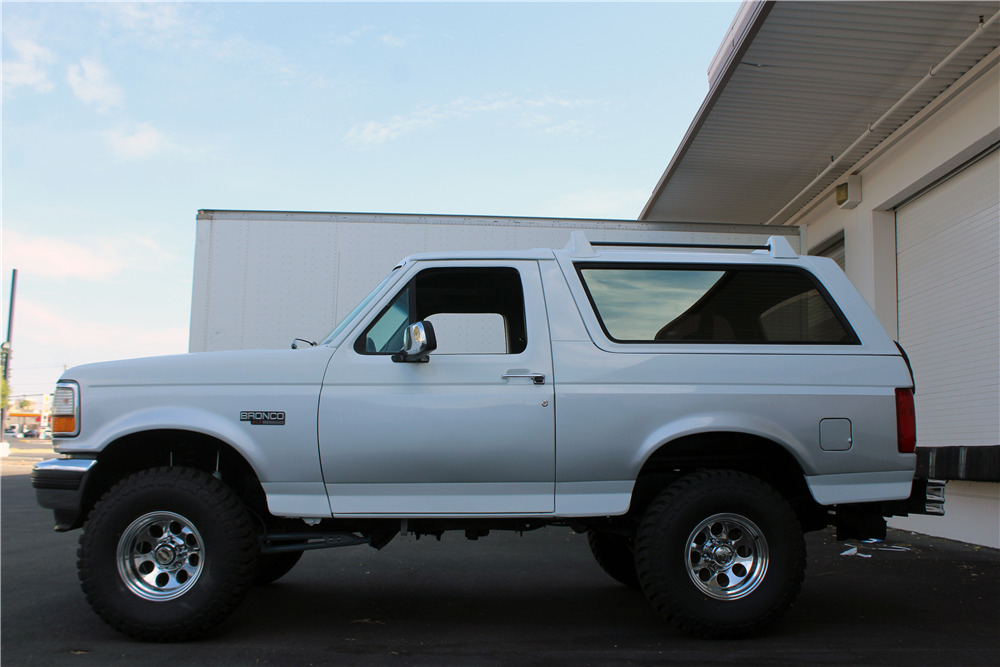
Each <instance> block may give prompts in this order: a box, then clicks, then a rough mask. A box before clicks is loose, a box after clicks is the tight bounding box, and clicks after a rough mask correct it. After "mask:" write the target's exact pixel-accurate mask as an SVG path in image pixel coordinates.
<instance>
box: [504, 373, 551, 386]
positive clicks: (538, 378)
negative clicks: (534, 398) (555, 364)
mask: <svg viewBox="0 0 1000 667" xmlns="http://www.w3.org/2000/svg"><path fill="white" fill-rule="evenodd" d="M511 378H531V381H532V382H533V383H535V384H545V374H544V373H504V374H503V375H501V376H500V379H501V380H509V379H511Z"/></svg>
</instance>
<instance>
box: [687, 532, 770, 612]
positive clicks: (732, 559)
mask: <svg viewBox="0 0 1000 667" xmlns="http://www.w3.org/2000/svg"><path fill="white" fill-rule="evenodd" d="M686 548H687V558H686V560H685V562H686V564H687V573H688V576H689V577H690V578H691V581H693V582H694V585H695V586H696V587H697V588H698V590H700V591H701V592H702V593H704V594H705V595H707V596H709V597H711V598H715V599H716V600H738V599H740V598H742V597H745V596H747V595H749V594H750V593H751V592H753V590H754V589H755V588H757V585H758V584H760V582H761V581H763V580H764V575H765V574H766V573H767V563H768V553H767V540H766V539H764V534H763V532H762V531H761V530H760V528H758V527H757V526H756V525H755V524H754V523H753V522H752V521H750V520H749V519H747V518H746V517H742V516H740V515H738V514H715V515H713V516H710V517H708V518H707V519H705V520H704V521H702V522H701V523H699V524H698V525H697V526H696V527H695V529H694V530H693V531H691V535H690V536H689V537H688V540H687V547H686Z"/></svg>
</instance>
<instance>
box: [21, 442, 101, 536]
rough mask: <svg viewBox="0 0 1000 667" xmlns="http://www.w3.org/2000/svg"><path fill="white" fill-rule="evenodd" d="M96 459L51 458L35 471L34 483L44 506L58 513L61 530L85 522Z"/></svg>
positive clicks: (32, 479) (56, 518)
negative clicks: (86, 499)
mask: <svg viewBox="0 0 1000 667" xmlns="http://www.w3.org/2000/svg"><path fill="white" fill-rule="evenodd" d="M96 464H97V460H96V459H49V460H47V461H42V462H40V463H36V464H35V467H34V468H33V469H32V470H31V486H32V487H33V488H34V489H35V498H36V499H37V500H38V504H39V505H41V506H42V507H45V508H47V509H50V510H52V511H53V513H54V514H55V520H56V525H55V529H56V530H57V531H60V532H62V531H66V530H72V529H73V528H78V527H79V526H80V525H81V524H82V523H83V516H82V514H83V494H84V489H86V487H87V478H88V477H89V476H90V474H91V473H92V472H93V469H94V466H95V465H96Z"/></svg>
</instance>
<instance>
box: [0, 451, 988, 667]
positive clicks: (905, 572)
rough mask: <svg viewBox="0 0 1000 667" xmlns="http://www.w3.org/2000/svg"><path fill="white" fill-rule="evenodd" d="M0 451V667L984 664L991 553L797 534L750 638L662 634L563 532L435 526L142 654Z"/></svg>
mask: <svg viewBox="0 0 1000 667" xmlns="http://www.w3.org/2000/svg"><path fill="white" fill-rule="evenodd" d="M46 446H47V445H42V446H41V448H40V449H38V448H36V449H38V451H34V450H32V451H28V450H29V449H31V448H30V447H29V446H28V443H24V444H21V443H15V445H14V446H13V447H12V450H11V454H10V456H8V457H5V458H4V459H3V477H2V481H0V485H2V488H0V492H2V497H0V500H2V517H0V518H2V532H0V537H2V551H0V557H2V561H0V564H2V567H0V587H2V588H0V594H2V597H0V601H2V604H0V606H2V609H0V611H2V614H0V662H2V664H3V665H4V666H14V665H44V666H49V665H52V666H57V667H58V666H62V665H73V666H74V667H89V666H90V665H94V666H98V665H99V666H101V667H103V666H105V665H140V664H141V665H143V666H144V667H157V666H159V665H165V666H166V665H169V666H170V667H177V666H178V665H212V666H213V667H222V666H225V665H281V666H284V665H574V666H576V665H630V664H637V665H641V664H688V665H733V664H742V665H747V664H754V665H757V664H766V665H803V664H831V665H832V664H837V665H843V664H858V665H907V667H912V665H924V664H948V665H997V664H1000V551H997V550H995V549H989V548H986V547H977V546H971V545H966V544H963V543H959V542H952V541H949V540H943V539H939V538H931V537H926V536H921V535H916V534H913V533H904V532H900V531H890V536H889V540H888V541H886V542H883V543H860V542H847V543H844V542H837V541H835V540H834V539H833V536H832V534H831V533H830V532H829V531H826V532H822V533H813V534H810V535H809V536H808V538H807V542H808V548H809V565H808V570H807V572H806V580H805V584H804V585H803V588H802V593H801V595H800V596H799V598H798V601H797V602H796V604H795V606H794V607H793V608H792V610H791V611H790V612H789V614H788V615H787V616H786V618H785V619H784V620H782V621H781V622H780V623H779V624H777V625H776V626H775V627H774V628H773V629H772V630H771V631H770V632H768V633H767V634H766V635H764V636H762V637H758V638H754V639H749V640H740V641H705V640H699V639H693V638H690V637H687V636H685V635H683V634H681V633H680V632H678V631H677V630H675V629H673V628H672V627H670V626H668V625H665V624H664V623H663V622H661V621H660V620H659V618H658V617H657V616H656V615H655V614H654V613H653V611H652V608H651V607H650V606H649V605H648V603H647V602H646V601H645V600H644V598H643V597H642V595H641V594H640V593H637V592H636V591H633V590H631V589H629V588H626V587H624V586H621V585H620V584H617V583H616V582H615V581H613V580H612V579H611V578H609V577H608V576H607V575H605V574H604V573H603V572H602V571H601V570H600V569H599V568H598V567H597V565H596V563H594V561H593V558H592V557H591V555H590V552H589V550H588V548H587V541H586V537H585V536H582V535H575V534H573V533H572V532H570V531H568V530H565V529H554V528H552V529H543V530H540V531H535V532H531V533H526V534H525V535H524V536H523V537H522V536H518V535H516V534H508V533H493V534H491V535H489V536H487V537H484V538H481V539H480V540H478V541H468V540H466V539H465V538H464V537H463V536H462V535H458V534H455V535H452V534H446V535H445V536H444V539H442V540H441V541H440V542H439V541H436V540H434V539H428V538H423V539H421V540H415V539H413V538H412V537H411V538H397V539H396V540H394V541H393V542H392V543H390V544H389V545H388V546H387V547H386V548H385V549H384V550H382V551H380V552H379V551H374V550H372V549H370V548H368V547H364V546H362V547H349V548H341V549H329V550H323V551H315V552H310V553H307V554H305V556H304V558H303V559H302V561H301V562H300V564H299V565H298V566H296V568H295V569H294V570H293V571H292V572H291V573H290V574H288V575H287V576H286V577H284V578H283V579H281V580H280V581H278V582H277V583H274V584H271V585H270V586H266V587H263V588H258V589H254V590H253V591H251V593H250V595H249V597H248V599H247V600H246V602H245V603H244V604H243V606H242V607H240V609H239V610H238V611H237V612H236V614H235V615H234V616H233V617H232V618H231V619H230V620H229V621H228V622H227V623H226V624H224V625H223V627H222V629H221V631H220V632H218V633H216V634H215V635H214V636H212V637H210V638H208V639H203V640H200V641H197V642H190V643H185V644H144V643H140V642H136V641H133V640H130V639H128V638H127V637H125V636H123V635H120V634H118V633H117V632H115V631H113V630H111V629H110V628H109V627H107V626H106V625H104V623H103V622H102V621H101V620H100V619H99V618H98V617H97V616H96V615H95V614H94V613H93V612H92V611H91V610H90V608H89V606H88V605H87V602H86V600H85V599H84V597H83V594H82V593H81V591H80V586H79V582H78V581H77V578H76V545H77V540H78V539H79V534H80V533H79V531H74V532H72V533H55V532H53V531H52V517H51V513H50V512H48V511H47V510H44V509H42V508H40V507H38V506H37V505H36V504H35V500H34V493H33V491H32V489H31V486H30V481H29V476H28V475H29V473H30V465H31V463H32V462H33V461H34V460H39V459H40V458H43V457H48V456H49V454H48V451H47V450H46V449H45V447H46Z"/></svg>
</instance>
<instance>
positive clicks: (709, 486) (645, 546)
mask: <svg viewBox="0 0 1000 667" xmlns="http://www.w3.org/2000/svg"><path fill="white" fill-rule="evenodd" d="M805 567H806V549H805V540H804V539H803V536H802V529H801V527H800V525H799V521H798V518H797V517H796V515H795V513H794V512H793V511H792V508H791V507H790V506H789V504H788V502H787V501H786V500H785V499H784V498H783V497H782V496H781V494H779V493H778V492H777V491H776V490H775V489H774V488H772V487H771V486H769V485H768V484H766V483H764V482H763V481H761V480H760V479H758V478H756V477H753V476H751V475H747V474H745V473H741V472H736V471H732V470H705V471H699V472H696V473H692V474H690V475H687V476H685V477H682V478H681V479H679V480H677V481H676V482H674V483H673V484H671V485H670V486H668V487H667V488H666V489H664V490H663V491H662V492H661V493H660V494H659V496H657V498H656V499H655V500H654V501H653V502H652V503H651V504H650V505H649V507H648V508H647V510H646V512H645V514H644V516H643V518H642V521H641V522H640V525H639V531H638V534H637V537H636V568H637V570H638V573H639V581H640V584H641V586H642V590H643V592H644V593H645V594H646V597H647V598H648V599H649V601H650V602H651V603H652V605H653V607H654V608H655V609H656V611H657V612H659V614H660V615H661V616H663V617H664V618H666V619H667V620H668V621H670V622H672V623H673V624H675V625H676V626H677V627H679V628H680V629H681V630H683V631H685V632H687V633H689V634H692V635H695V636H697V637H704V638H727V639H735V638H741V637H748V636H752V635H754V634H757V633H759V632H760V631H761V630H763V629H764V628H766V627H767V626H769V625H770V624H772V623H773V622H775V621H776V620H777V619H779V618H780V617H781V616H782V615H783V614H784V613H785V612H786V611H787V610H788V608H789V607H790V606H791V605H792V602H794V600H795V598H796V596H797V595H798V592H799V589H800V587H801V585H802V579H803V577H804V575H805Z"/></svg>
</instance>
